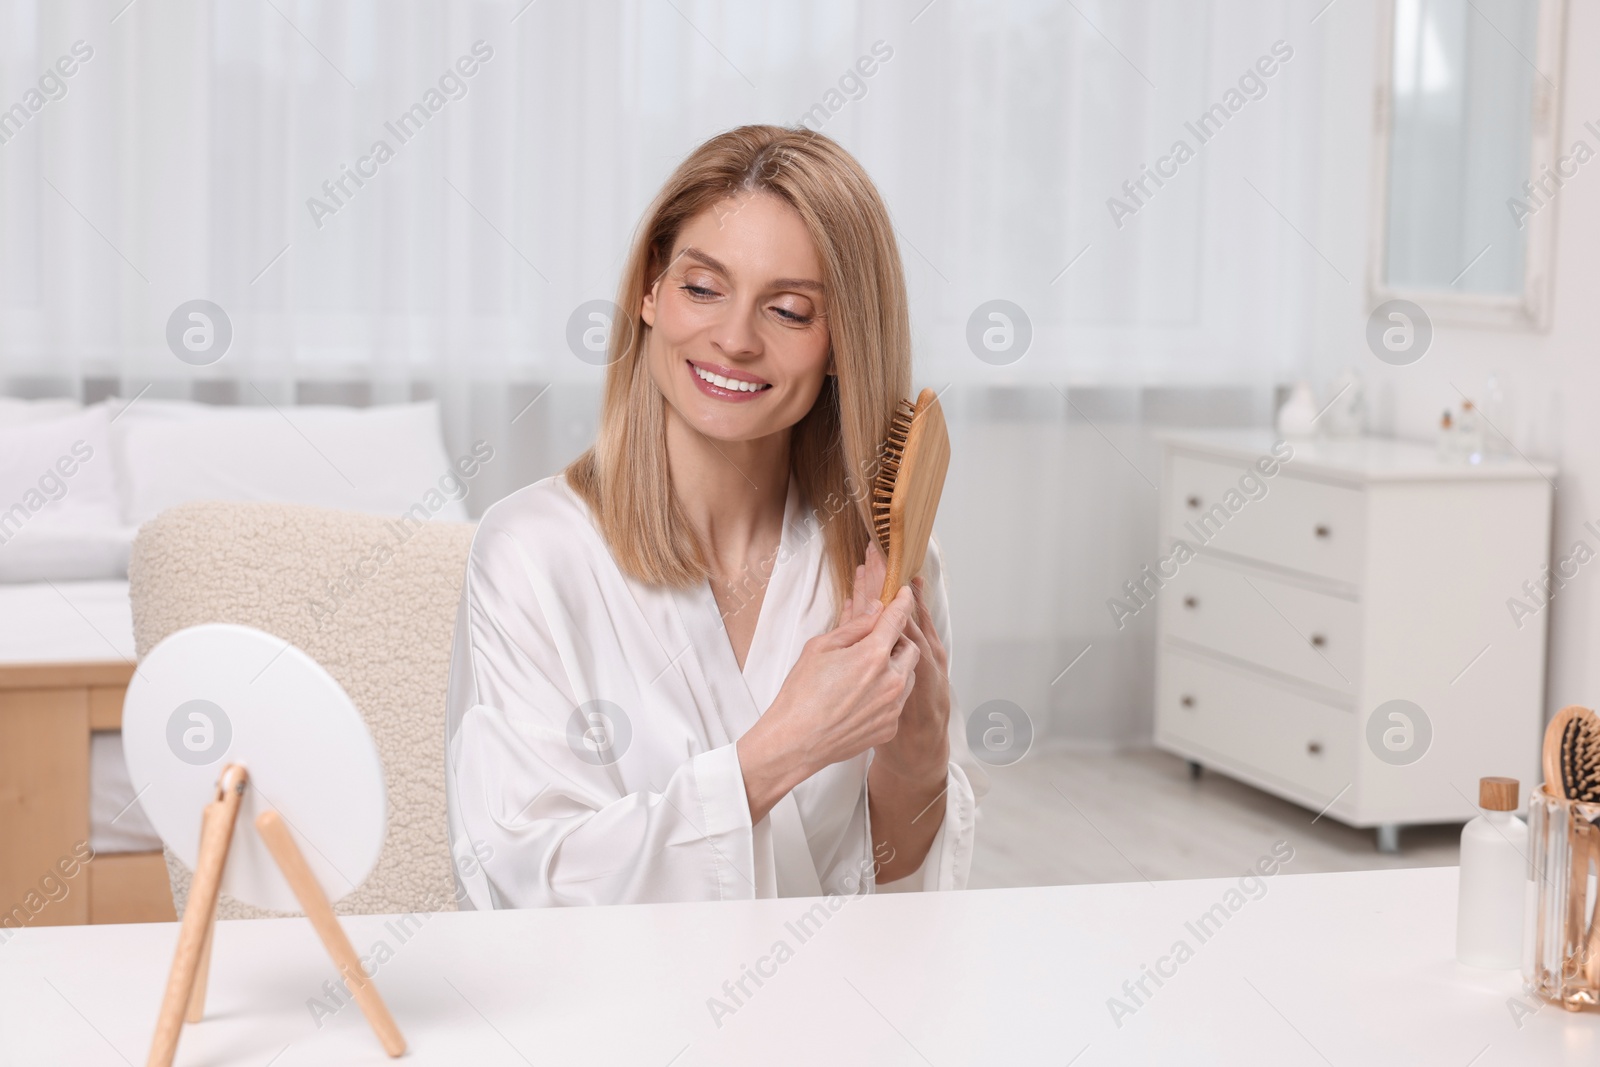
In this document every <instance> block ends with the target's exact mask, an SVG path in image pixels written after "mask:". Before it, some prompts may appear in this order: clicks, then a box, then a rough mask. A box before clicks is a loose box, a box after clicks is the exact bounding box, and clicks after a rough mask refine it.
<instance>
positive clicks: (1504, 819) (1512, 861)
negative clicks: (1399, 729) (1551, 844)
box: [1456, 778, 1528, 971]
mask: <svg viewBox="0 0 1600 1067" xmlns="http://www.w3.org/2000/svg"><path fill="white" fill-rule="evenodd" d="M1478 807H1479V808H1481V809H1482V814H1480V815H1479V816H1478V817H1477V818H1476V819H1473V820H1472V821H1471V822H1469V823H1467V825H1466V826H1465V827H1464V828H1463V829H1462V831H1461V883H1460V896H1459V897H1458V900H1457V905H1456V960H1457V961H1458V962H1460V963H1464V964H1466V965H1467V966H1469V967H1487V968H1492V969H1494V970H1507V971H1508V970H1512V969H1514V968H1517V967H1521V966H1522V935H1523V909H1524V907H1525V906H1526V901H1527V887H1526V884H1525V883H1526V882H1527V880H1528V860H1527V855H1528V827H1527V824H1526V823H1524V822H1523V821H1522V820H1521V819H1519V818H1517V817H1516V815H1514V814H1512V813H1513V812H1515V811H1516V809H1517V780H1516V779H1515V778H1480V779H1479V780H1478Z"/></svg>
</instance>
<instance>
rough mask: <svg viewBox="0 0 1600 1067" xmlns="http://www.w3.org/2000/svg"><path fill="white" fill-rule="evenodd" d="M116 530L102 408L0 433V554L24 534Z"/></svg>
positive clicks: (107, 431)
mask: <svg viewBox="0 0 1600 1067" xmlns="http://www.w3.org/2000/svg"><path fill="white" fill-rule="evenodd" d="M119 525H121V523H120V521H119V517H118V509H117V487H116V467H115V463H114V462H113V458H112V451H111V436H110V417H109V415H108V413H107V411H106V407H105V405H103V404H96V405H95V406H94V407H91V408H86V409H84V410H82V411H80V412H78V413H77V414H75V415H68V416H65V417H59V418H54V419H49V420H47V421H42V422H28V423H24V424H22V425H19V426H4V427H0V549H3V548H4V547H5V546H6V544H7V543H8V542H10V541H11V540H12V539H13V538H15V537H16V536H17V533H18V531H20V530H24V529H26V530H31V531H33V532H38V531H40V530H48V529H75V530H81V529H102V530H104V529H110V528H115V527H117V526H119Z"/></svg>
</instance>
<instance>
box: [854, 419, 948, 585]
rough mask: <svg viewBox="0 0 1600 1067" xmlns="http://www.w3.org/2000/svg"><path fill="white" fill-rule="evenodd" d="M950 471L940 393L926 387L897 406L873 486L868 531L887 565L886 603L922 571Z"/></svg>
mask: <svg viewBox="0 0 1600 1067" xmlns="http://www.w3.org/2000/svg"><path fill="white" fill-rule="evenodd" d="M949 467H950V433H949V431H948V430H947V429H946V428H945V424H944V410H943V409H942V408H941V407H940V406H939V397H938V394H936V393H935V392H934V391H933V390H932V389H924V390H923V391H922V392H921V394H920V395H919V396H918V397H917V402H916V403H915V404H913V403H912V402H911V401H909V400H902V401H901V402H900V405H899V407H898V408H896V410H895V413H894V417H893V418H892V419H891V420H890V423H889V436H888V438H887V439H886V440H885V441H884V443H883V452H882V454H881V456H880V457H879V467H878V475H877V477H876V478H874V479H873V482H872V508H871V510H872V533H873V536H874V537H876V538H877V540H878V547H879V548H881V549H883V558H884V559H885V560H887V561H888V567H887V572H886V574H885V575H884V580H883V593H882V595H881V596H880V597H879V599H880V600H882V601H883V603H885V604H887V603H889V602H890V601H891V600H893V599H894V598H895V594H897V593H899V592H900V587H901V586H903V585H905V584H906V583H907V582H909V581H911V579H912V578H914V577H916V574H917V572H918V571H920V570H922V561H923V559H924V558H925V557H926V556H927V553H928V538H930V537H931V536H933V517H934V514H935V513H936V512H938V510H939V495H940V493H941V492H943V490H944V476H945V471H947V470H948V469H949Z"/></svg>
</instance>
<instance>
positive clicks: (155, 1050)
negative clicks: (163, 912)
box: [145, 763, 406, 1067]
mask: <svg viewBox="0 0 1600 1067" xmlns="http://www.w3.org/2000/svg"><path fill="white" fill-rule="evenodd" d="M248 781H249V775H248V774H247V773H246V772H245V769H244V767H242V766H241V765H239V764H237V763H233V764H229V765H228V766H227V767H226V768H224V769H223V772H222V777H221V778H219V779H218V780H217V795H216V798H215V799H214V800H212V801H211V803H209V804H207V805H206V807H205V811H204V813H203V814H202V815H201V819H200V855H199V858H198V859H197V860H196V862H195V868H194V879H193V881H192V882H191V883H190V886H189V900H188V902H187V903H186V904H185V905H184V908H183V923H182V925H181V926H180V927H179V928H178V947H177V950H176V951H175V952H174V953H173V957H172V970H171V972H170V973H169V974H168V976H167V988H166V992H165V993H164V994H163V995H162V998H161V1014H160V1015H159V1016H158V1017H157V1019H156V1033H155V1037H154V1038H153V1039H152V1040H151V1042H150V1057H149V1059H148V1060H146V1061H145V1062H146V1067H172V1061H173V1058H174V1057H175V1056H176V1055H177V1053H178V1038H179V1037H180V1036H181V1035H182V1033H183V1024H184V1022H185V1021H188V1022H191V1023H197V1022H199V1021H200V1020H201V1018H203V1017H204V1015H205V1007H206V981H207V978H208V977H209V974H210V970H211V943H212V940H213V935H214V933H215V931H216V919H217V897H218V895H219V894H220V893H221V891H222V871H223V868H224V867H225V866H226V864H227V861H228V849H229V846H231V845H232V844H233V830H234V827H235V825H237V823H238V821H239V805H240V803H241V802H242V801H243V799H244V790H245V785H246V784H247V783H248ZM256 829H257V831H259V832H260V834H261V839H262V840H263V841H265V842H266V845H267V849H268V851H270V852H271V853H272V858H273V859H274V860H276V861H277V864H278V867H279V869H280V870H282V871H283V877H284V879H285V880H286V881H288V883H289V886H290V888H292V889H293V890H294V895H295V897H296V899H298V900H299V901H300V907H301V910H303V911H304V912H305V913H306V918H308V919H310V920H311V925H312V927H313V928H314V929H315V930H316V931H317V936H318V937H320V938H321V939H322V944H323V946H324V947H325V948H326V949H327V950H328V955H330V956H332V957H333V962H334V965H335V966H337V967H338V969H339V974H340V975H341V976H342V977H343V978H344V979H345V981H346V982H348V983H349V985H350V990H351V995H352V996H353V997H354V998H355V1001H356V1003H357V1004H358V1005H360V1007H361V1013H362V1014H363V1015H365V1016H366V1018H367V1023H368V1025H370V1026H371V1027H372V1032H373V1033H374V1034H375V1035H377V1038H378V1043H379V1044H380V1045H382V1046H383V1051H384V1052H387V1053H388V1054H389V1055H390V1056H400V1055H403V1054H404V1053H405V1050H406V1041H405V1038H404V1037H403V1036H402V1035H401V1033H400V1028H399V1027H398V1026H396V1025H395V1021H394V1017H393V1016H392V1015H390V1014H389V1008H388V1006H387V1005H386V1004H384V1002H383V998H382V997H381V996H379V994H378V987H377V986H375V985H374V984H373V983H372V979H371V978H369V977H367V972H366V971H365V969H363V968H362V966H361V958H360V957H359V956H357V955H356V950H355V947H354V946H352V945H351V944H350V938H349V937H348V936H347V935H346V934H345V932H344V927H343V926H341V925H339V919H338V917H337V916H336V915H334V913H333V905H332V904H330V903H329V902H328V896H327V894H326V893H324V892H323V891H322V886H321V885H320V884H319V883H318V882H317V878H316V875H315V874H313V873H312V872H311V866H310V864H308V863H306V858H305V855H304V853H302V852H301V851H300V847H299V846H298V845H296V844H295V843H294V837H293V836H292V835H291V834H290V833H289V827H288V826H287V825H286V824H285V823H284V821H283V817H282V816H281V815H279V814H278V813H277V812H275V811H271V810H268V811H264V812H262V813H261V814H260V815H259V816H257V817H256Z"/></svg>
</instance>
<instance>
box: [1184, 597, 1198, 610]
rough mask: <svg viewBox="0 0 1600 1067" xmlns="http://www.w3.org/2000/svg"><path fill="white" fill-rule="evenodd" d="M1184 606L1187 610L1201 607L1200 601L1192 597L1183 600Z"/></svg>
mask: <svg viewBox="0 0 1600 1067" xmlns="http://www.w3.org/2000/svg"><path fill="white" fill-rule="evenodd" d="M1183 606H1184V607H1186V608H1197V607H1199V606H1200V601H1199V600H1197V599H1195V598H1194V597H1192V596H1186V597H1184V598H1183Z"/></svg>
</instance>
